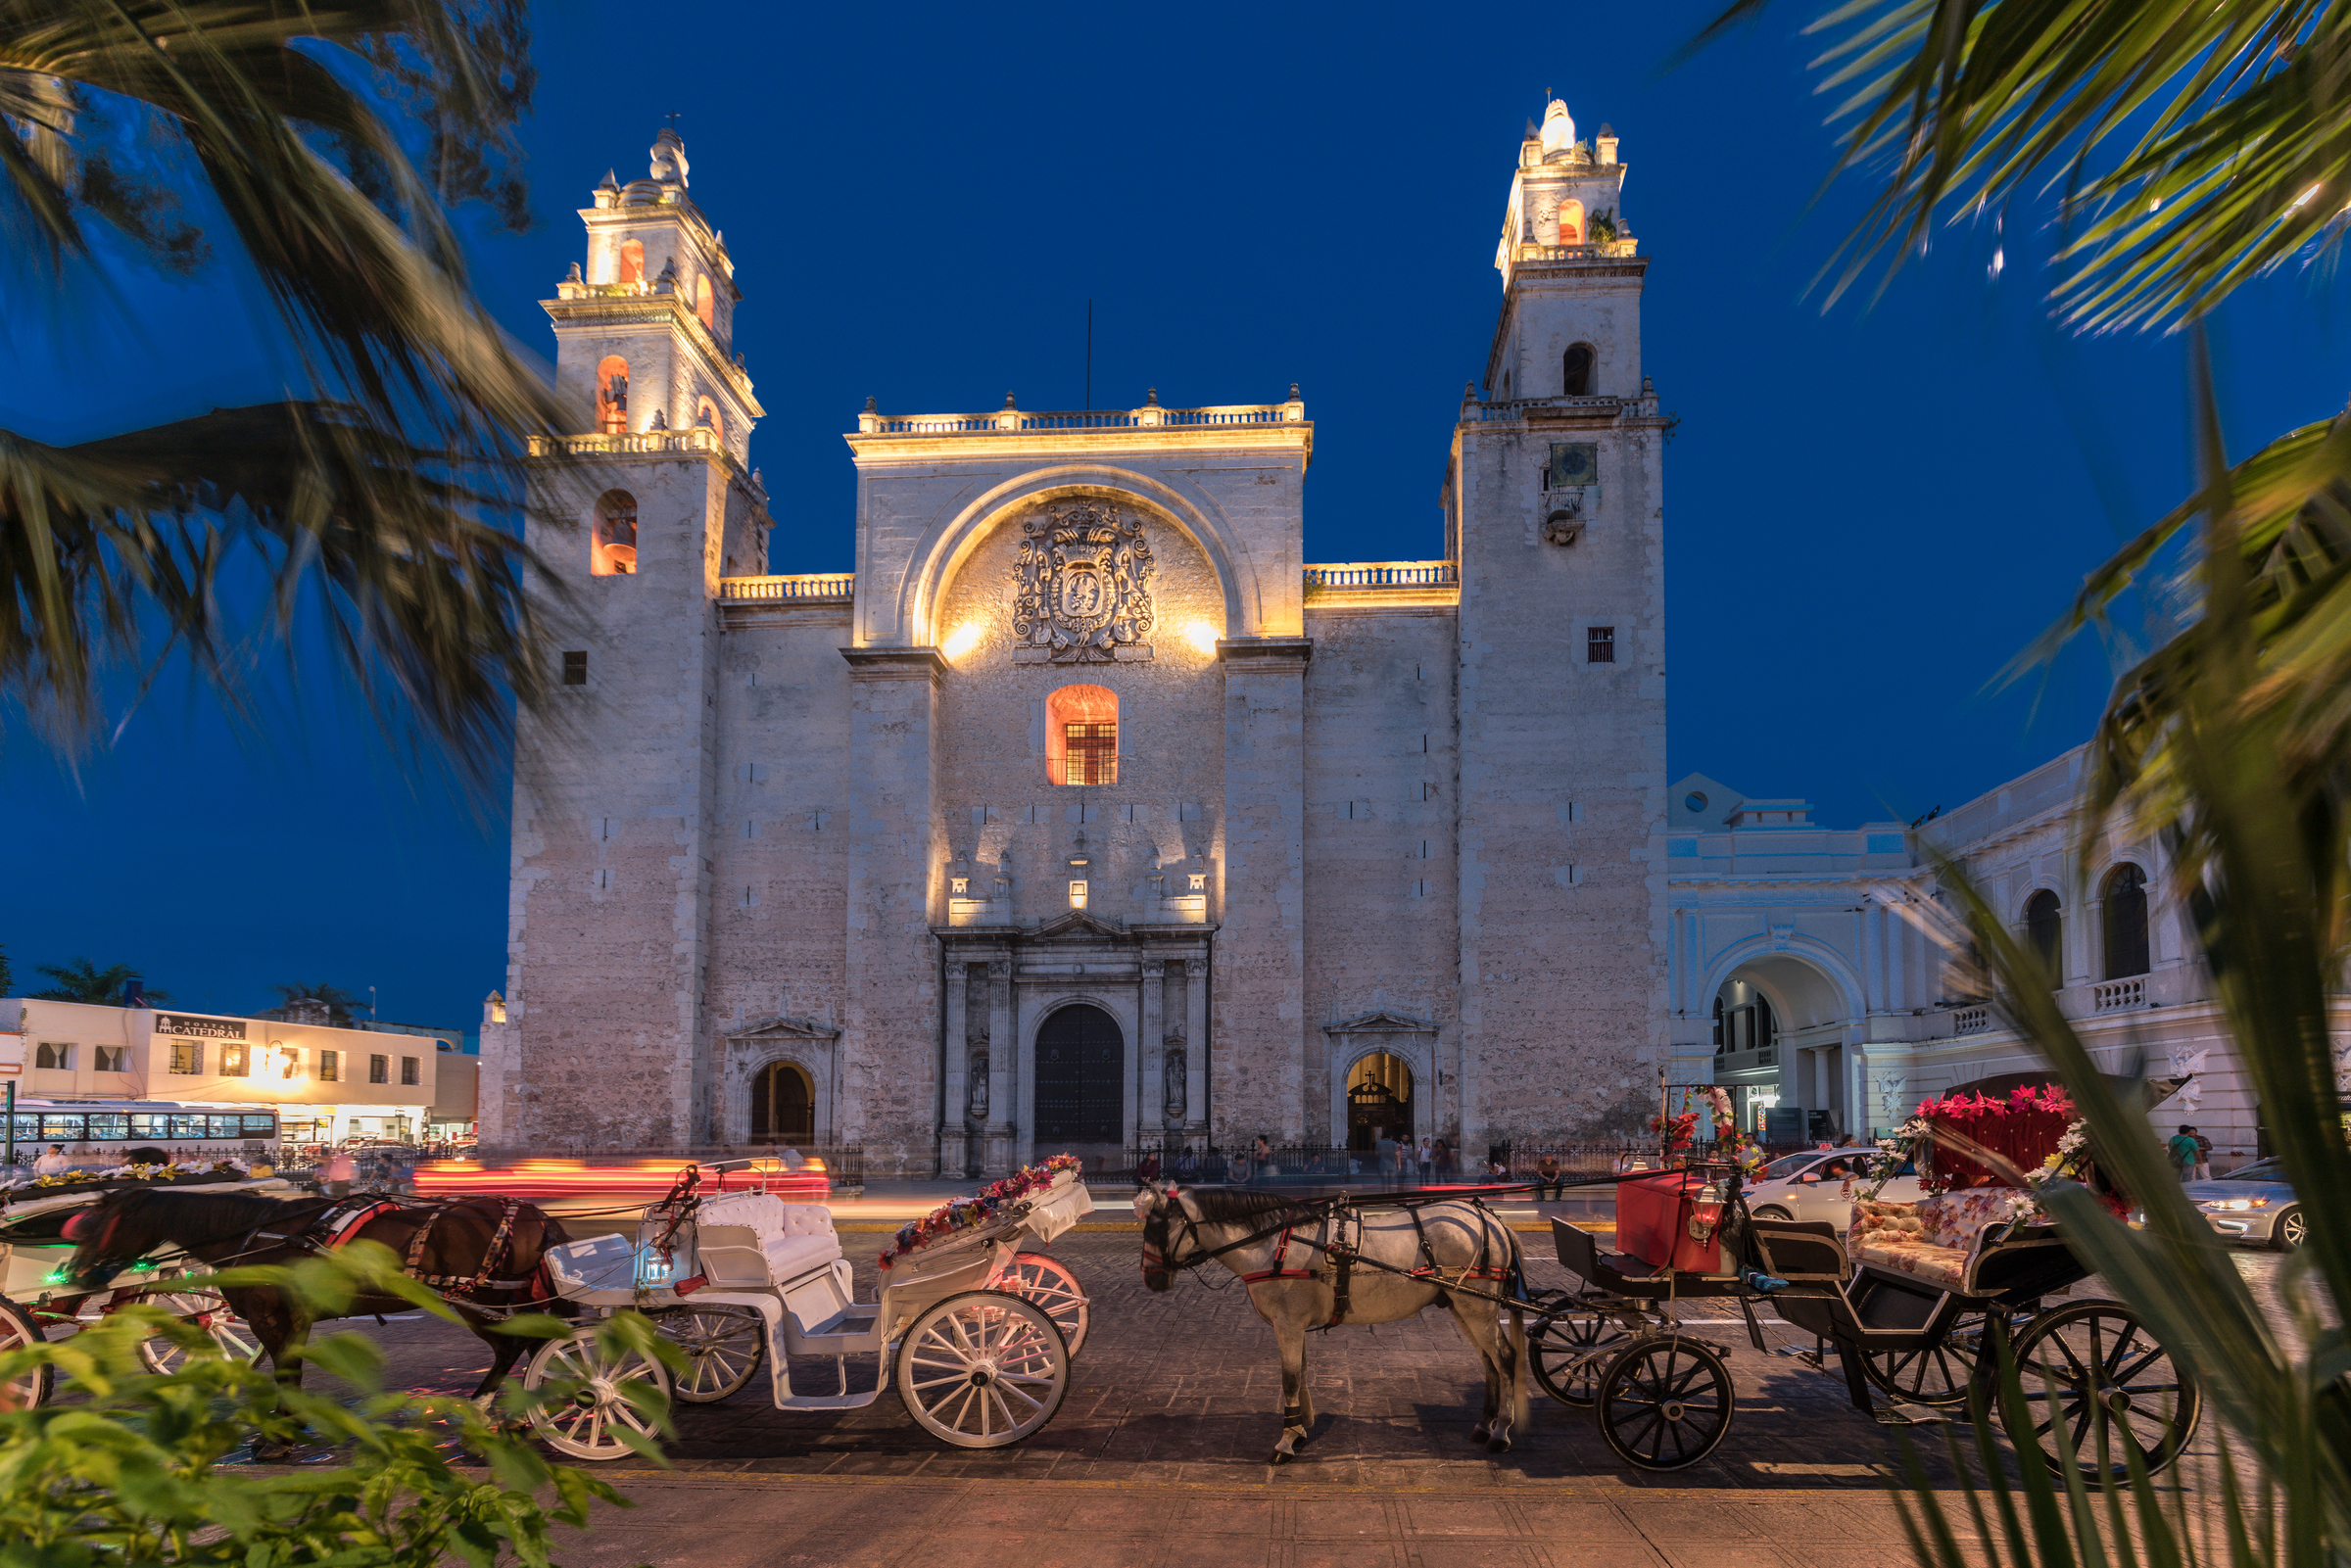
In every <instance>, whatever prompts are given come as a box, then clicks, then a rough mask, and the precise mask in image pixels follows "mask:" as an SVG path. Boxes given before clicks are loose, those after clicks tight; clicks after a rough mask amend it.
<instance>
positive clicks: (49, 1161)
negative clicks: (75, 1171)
mask: <svg viewBox="0 0 2351 1568" xmlns="http://www.w3.org/2000/svg"><path fill="white" fill-rule="evenodd" d="M72 1168H73V1162H72V1161H71V1160H68V1159H67V1158H66V1146H65V1145H64V1144H62V1143H53V1144H51V1145H50V1146H49V1152H48V1153H47V1154H45V1155H43V1156H41V1158H40V1159H38V1160H35V1161H34V1162H33V1163H32V1173H33V1174H34V1175H36V1176H62V1175H64V1174H65V1173H66V1172H67V1171H69V1170H71V1169H72Z"/></svg>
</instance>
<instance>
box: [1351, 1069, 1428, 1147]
mask: <svg viewBox="0 0 2351 1568" xmlns="http://www.w3.org/2000/svg"><path fill="white" fill-rule="evenodd" d="M1382 1136H1386V1137H1389V1138H1393V1139H1395V1140H1397V1141H1398V1142H1399V1143H1403V1142H1409V1141H1411V1139H1412V1136H1413V1065H1412V1064H1411V1063H1410V1062H1407V1061H1405V1059H1404V1058H1402V1057H1400V1056H1390V1055H1389V1054H1388V1053H1387V1052H1385V1051H1374V1052H1372V1053H1371V1054H1370V1055H1369V1056H1367V1057H1365V1058H1364V1059H1363V1060H1362V1061H1361V1062H1358V1063H1357V1064H1356V1065H1355V1066H1354V1068H1353V1069H1350V1070H1349V1071H1348V1073H1347V1147H1348V1148H1349V1149H1353V1150H1361V1151H1363V1152H1365V1153H1368V1152H1370V1151H1371V1149H1372V1148H1373V1147H1374V1146H1375V1145H1377V1144H1378V1142H1379V1140H1380V1138H1381V1137H1382Z"/></svg>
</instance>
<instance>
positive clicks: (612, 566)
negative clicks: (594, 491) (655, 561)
mask: <svg viewBox="0 0 2351 1568" xmlns="http://www.w3.org/2000/svg"><path fill="white" fill-rule="evenodd" d="M588 570H589V572H590V573H591V574H592V575H594V576H597V577H628V576H631V575H633V574H634V573H635V572H636V570H637V498H636V497H634V496H632V495H630V494H629V493H628V492H627V491H625V490H607V491H605V492H604V493H603V494H602V495H601V496H599V497H598V498H597V499H596V525H595V529H594V531H593V534H592V536H591V543H590V545H589V549H588Z"/></svg>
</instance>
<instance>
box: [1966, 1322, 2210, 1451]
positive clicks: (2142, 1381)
mask: <svg viewBox="0 0 2351 1568" xmlns="http://www.w3.org/2000/svg"><path fill="white" fill-rule="evenodd" d="M2016 1367H2017V1374H2018V1381H2019V1382H2020V1383H2021V1384H2022V1385H2023V1389H2024V1397H2025V1398H2024V1407H2025V1413H2026V1417H2027V1420H2026V1427H2025V1430H2023V1431H2019V1430H2017V1428H2016V1427H2015V1426H2014V1425H2011V1426H2010V1427H2009V1429H2008V1438H2009V1441H2010V1442H2012V1443H2014V1444H2015V1445H2016V1446H2017V1448H2018V1449H2039V1453H2040V1457H2041V1462H2043V1463H2044V1464H2046V1465H2047V1466H2048V1467H2049V1469H2050V1470H2051V1471H2052V1472H2054V1473H2056V1474H2058V1475H2063V1474H2064V1473H2065V1463H2066V1459H2065V1451H2064V1448H2063V1444H2064V1443H2065V1442H2067V1441H2069V1440H2070V1441H2071V1443H2072V1445H2073V1450H2074V1461H2073V1462H2074V1467H2075V1469H2076V1470H2077V1471H2079V1472H2080V1474H2081V1476H2082V1480H2083V1482H2084V1483H2085V1484H2086V1485H2087V1486H2092V1487H2098V1486H2106V1485H2109V1484H2122V1485H2127V1484H2128V1483H2129V1481H2130V1478H2131V1469H2130V1464H2129V1461H2128V1459H2127V1458H2126V1455H2127V1454H2128V1453H2129V1452H2130V1450H2131V1449H2132V1448H2135V1449H2137V1450H2138V1456H2139V1462H2140V1463H2141V1464H2143V1465H2144V1466H2145V1467H2146V1471H2147V1473H2148V1474H2149V1475H2152V1474H2154V1473H2155V1472H2156V1471H2158V1470H2161V1469H2162V1468H2163V1467H2164V1466H2166V1465H2168V1464H2170V1463H2171V1462H2172V1461H2173V1460H2174V1459H2177V1458H2178V1457H2180V1452H2181V1450H2182V1449H2185V1448H2186V1447H2187V1442H2188V1439H2190V1438H2192V1437H2194V1436H2195V1433H2196V1421H2197V1419H2198V1418H2199V1417H2200V1416H2201V1415H2202V1414H2203V1413H2204V1396H2203V1393H2202V1391H2201V1390H2199V1389H2198V1388H2197V1387H2196V1380H2195V1375H2194V1374H2193V1373H2191V1372H2190V1371H2188V1369H2187V1368H2186V1367H2185V1366H2183V1365H2182V1364H2181V1363H2180V1362H2179V1361H2178V1360H2176V1359H2175V1358H2174V1357H2173V1355H2172V1353H2171V1352H2170V1351H2168V1350H2166V1349H2165V1348H2164V1347H2163V1346H2162V1345H2160V1344H2158V1343H2157V1342H2156V1340H2155V1337H2154V1335H2152V1334H2150V1333H2148V1332H2147V1328H2146V1325H2145V1324H2143V1323H2141V1322H2140V1321H2139V1320H2138V1314H2137V1313H2135V1312H2134V1311H2132V1310H2131V1308H2130V1307H2125V1306H2124V1305H2122V1303H2120V1302H2076V1303H2074V1304H2072V1305H2071V1306H2067V1307H2058V1308H2057V1309H2056V1310H2055V1311H2053V1312H2043V1313H2042V1314H2041V1315H2040V1316H2039V1317H2037V1318H2035V1319H2034V1320H2033V1326H2032V1327H2031V1328H2029V1329H2027V1330H2026V1331H2025V1333H2024V1336H2023V1337H2022V1338H2021V1339H2019V1340H2018V1341H2017V1342H2016ZM2060 1422H2062V1423H2063V1424H2064V1430H2065V1433H2066V1436H2065V1438H2060V1437H2059V1436H2058V1426H2059V1423H2060Z"/></svg>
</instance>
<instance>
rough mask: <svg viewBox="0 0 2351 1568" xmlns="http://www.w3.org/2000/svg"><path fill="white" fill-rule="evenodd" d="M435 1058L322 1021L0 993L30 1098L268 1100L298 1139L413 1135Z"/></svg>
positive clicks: (11, 1067)
mask: <svg viewBox="0 0 2351 1568" xmlns="http://www.w3.org/2000/svg"><path fill="white" fill-rule="evenodd" d="M438 1054H439V1053H438V1052H437V1051H436V1049H435V1042H434V1041H433V1040H431V1039H429V1038H423V1037H418V1036H411V1035H405V1034H381V1033H374V1032H371V1031H368V1030H364V1029H347V1028H335V1027H331V1026H328V1025H325V1024H313V1023H291V1022H280V1021H277V1020H273V1019H253V1018H230V1017H223V1016H217V1015H211V1014H196V1013H184V1012H176V1011H173V1010H170V1009H168V1008H122V1007H101V1006H96V1005H92V1004H88V1003H81V1002H50V1001H43V1000H41V999H39V998H37V997H11V998H7V999H5V1000H0V1079H6V1080H8V1081H13V1082H14V1083H15V1084H16V1085H17V1094H18V1097H19V1098H20V1099H22V1100H38V1101H43V1102H48V1103H50V1104H53V1105H56V1106H58V1107H60V1108H61V1114H62V1110H63V1108H64V1107H65V1106H67V1105H68V1104H69V1103H71V1102H76V1101H81V1102H95V1101H108V1102H115V1101H168V1102H174V1103H177V1104H182V1105H192V1106H203V1107H219V1108H223V1109H224V1110H226V1109H233V1108H236V1107H241V1106H249V1105H250V1106H257V1107H267V1108H268V1109H270V1110H272V1111H273V1112H275V1113H276V1115H277V1117H278V1119H279V1123H280V1128H281V1132H280V1135H281V1137H282V1138H283V1139H284V1140H285V1141H287V1142H291V1143H308V1142H328V1141H338V1140H341V1139H344V1138H349V1137H391V1138H407V1137H414V1136H416V1135H417V1134H418V1133H420V1132H421V1131H422V1130H423V1128H424V1123H425V1117H426V1113H427V1111H428V1109H429V1108H430V1107H431V1106H432V1104H433V1090H434V1086H435V1081H436V1072H437V1069H438V1066H439V1064H438V1062H437V1060H436V1059H437V1056H438ZM158 1141H163V1140H160V1139H159V1140H158Z"/></svg>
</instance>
